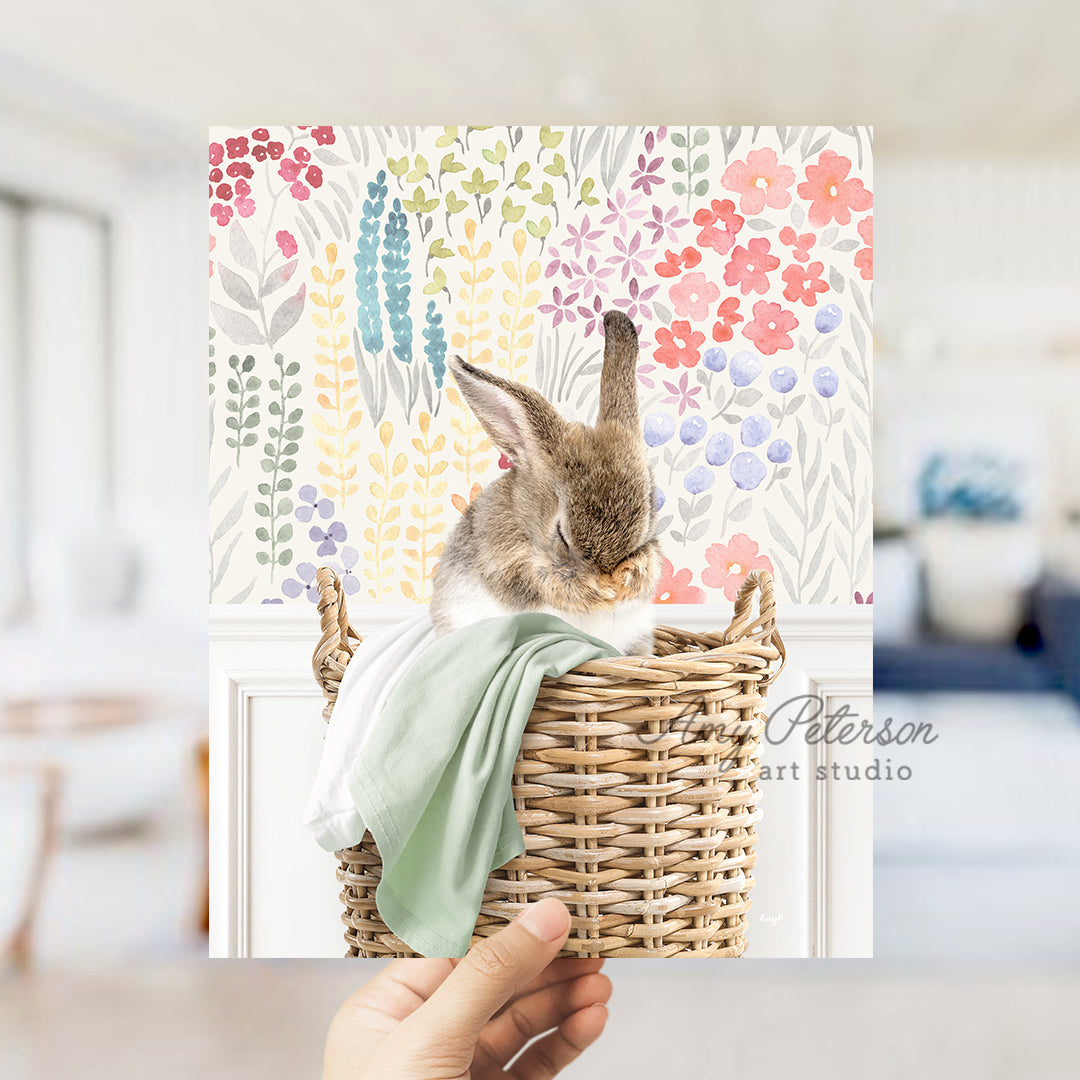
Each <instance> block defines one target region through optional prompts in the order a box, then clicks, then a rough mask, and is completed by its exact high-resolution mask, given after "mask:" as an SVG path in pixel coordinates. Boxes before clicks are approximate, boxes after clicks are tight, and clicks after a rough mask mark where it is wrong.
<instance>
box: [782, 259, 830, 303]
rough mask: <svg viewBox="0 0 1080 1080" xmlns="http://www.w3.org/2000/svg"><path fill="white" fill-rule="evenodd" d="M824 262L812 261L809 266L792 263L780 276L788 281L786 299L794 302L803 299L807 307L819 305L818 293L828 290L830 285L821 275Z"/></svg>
mask: <svg viewBox="0 0 1080 1080" xmlns="http://www.w3.org/2000/svg"><path fill="white" fill-rule="evenodd" d="M824 268H825V264H824V263H820V262H812V263H811V264H810V265H809V266H800V265H799V264H798V263H792V264H791V265H790V266H789V267H788V268H787V269H786V270H785V271H784V272H783V273H782V274H781V275H780V276H781V277H782V278H783V279H784V281H785V282H786V283H787V284H786V285H785V286H784V299H785V300H790V301H792V303H794V302H795V301H796V300H801V301H802V302H803V303H804V304H806V306H807V307H816V306H817V294H818V293H823V292H827V291H828V289H829V286H828V285H826V284H825V281H824V280H823V278H822V277H821V271H822V270H823V269H824Z"/></svg>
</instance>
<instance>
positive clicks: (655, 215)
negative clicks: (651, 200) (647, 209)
mask: <svg viewBox="0 0 1080 1080" xmlns="http://www.w3.org/2000/svg"><path fill="white" fill-rule="evenodd" d="M689 222H690V219H689V218H685V217H684V218H681V217H679V208H678V207H677V206H673V207H672V208H671V209H670V210H669V211H668V212H667V213H666V214H665V213H664V212H663V211H662V210H661V209H660V207H659V206H654V207H653V208H652V221H646V222H645V224H644V225H643V226H642V228H645V229H652V230H653V235H652V243H654V244H659V243H660V241H661V240H663V239H664V237H665V236H667V238H668V240H669V241H670V242H671V243H672V244H675V243H678V239H679V234H678V233H677V232H676V231H675V230H676V229H681V228H682V227H683V226H684V225H687V224H689Z"/></svg>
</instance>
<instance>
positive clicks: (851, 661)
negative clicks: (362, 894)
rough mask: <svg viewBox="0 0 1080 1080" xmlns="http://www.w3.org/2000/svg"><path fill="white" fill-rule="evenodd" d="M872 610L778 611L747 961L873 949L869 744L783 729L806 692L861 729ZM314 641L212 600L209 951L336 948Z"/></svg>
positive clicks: (680, 610)
mask: <svg viewBox="0 0 1080 1080" xmlns="http://www.w3.org/2000/svg"><path fill="white" fill-rule="evenodd" d="M415 611H416V609H415V607H414V606H412V605H379V606H375V605H371V606H365V605H356V607H355V609H354V610H352V611H351V612H350V616H351V619H352V622H353V625H354V627H355V628H356V629H357V631H358V632H360V633H361V634H365V633H370V632H371V631H373V630H375V629H377V628H378V627H380V626H384V625H387V624H388V623H392V622H396V621H398V620H400V619H403V618H407V617H409V616H411V615H414V614H415ZM872 611H873V609H872V608H870V607H862V606H858V605H802V606H789V607H782V608H781V610H780V611H779V612H778V623H779V626H780V630H781V633H782V635H783V638H784V642H785V644H786V645H787V651H788V661H787V666H786V667H785V669H784V671H783V673H782V674H781V675H780V677H779V678H778V679H777V680H776V682H775V683H774V684H773V687H772V689H771V690H770V694H769V711H770V714H771V717H772V719H771V720H770V725H769V733H768V740H767V741H765V742H764V743H763V745H762V753H761V759H762V764H763V765H764V766H768V767H769V771H770V775H769V776H768V778H765V779H763V780H762V782H761V791H762V797H761V809H762V811H763V818H762V821H761V823H760V824H759V825H758V836H759V839H758V849H757V850H758V861H757V867H756V869H755V871H754V877H755V879H756V886H755V889H754V893H753V900H754V906H753V910H752V911H751V914H750V934H749V938H750V943H749V949H748V952H747V955H748V956H749V957H760V958H765V957H838V956H849V957H867V956H871V955H872V953H873V936H872V935H873V786H872V784H871V783H870V782H869V781H866V780H865V779H862V778H860V779H858V780H856V779H849V778H847V776H846V775H845V768H844V767H845V766H847V767H849V768H850V767H855V766H857V767H858V768H859V770H860V777H861V776H862V772H863V770H864V769H865V766H866V764H868V763H869V762H870V761H871V760H872V759H873V757H874V754H873V749H872V747H870V746H868V745H866V744H862V743H860V744H849V745H840V744H837V743H835V742H834V743H822V742H820V741H819V742H808V741H807V740H806V739H805V737H804V736H805V729H806V726H807V724H806V723H801V722H797V723H794V724H793V723H792V720H804V721H805V720H809V713H808V712H805V711H804V712H800V710H805V709H808V708H810V707H811V706H810V705H809V704H808V701H807V699H806V698H805V697H804V696H805V695H813V696H816V697H819V698H820V699H821V701H822V703H823V708H824V711H825V712H826V713H832V712H835V711H836V710H838V709H841V708H842V707H843V706H845V705H846V706H847V707H848V709H849V710H850V715H849V719H850V720H851V721H852V722H854V723H855V724H856V726H858V723H859V722H861V720H862V719H863V718H864V717H866V718H868V719H869V718H870V716H869V714H870V705H871V694H872V685H873V675H872V651H873V645H872ZM730 615H731V611H730V608H728V607H726V606H724V605H680V606H676V605H665V606H663V607H658V608H657V611H656V621H657V622H658V623H666V624H668V625H672V626H684V627H687V628H688V629H693V628H698V627H700V628H708V629H715V628H717V627H723V626H726V625H727V623H728V621H729V620H730ZM318 637H319V630H318V616H317V615H316V612H315V609H314V607H308V606H306V605H297V604H294V605H271V604H261V605H254V604H251V605H240V604H235V605H229V604H221V605H213V606H212V607H211V613H210V667H211V715H210V750H211V757H210V785H211V794H210V901H211V907H210V916H211V925H210V955H211V956H216V957H339V956H341V955H342V954H343V952H344V942H343V939H342V926H341V923H340V918H339V916H340V905H339V903H338V899H337V894H338V885H337V882H336V880H335V877H334V869H335V860H334V858H333V856H332V855H330V854H328V853H326V852H323V851H322V850H321V849H320V848H319V847H318V846H317V845H316V844H315V842H314V841H313V840H312V839H311V838H310V837H309V836H308V834H307V833H306V831H305V830H304V828H303V825H302V821H301V819H302V813H303V808H304V804H305V802H306V800H307V795H308V791H309V789H310V785H311V781H312V778H313V777H314V773H315V767H316V764H317V762H318V758H319V754H320V752H321V748H322V739H323V732H324V730H325V722H324V721H323V719H322V716H321V712H322V705H323V702H322V697H321V694H320V692H319V690H318V687H317V685H316V683H315V680H314V676H313V675H312V671H311V653H312V650H313V649H314V647H315V644H316V642H317V640H318ZM856 714H857V715H856ZM785 734H786V738H785V737H783V736H784V735H785ZM781 766H783V768H782V769H781ZM792 766H795V767H794V768H793V767H792ZM834 766H835V767H836V768H835V769H834ZM819 773H820V775H821V776H822V777H823V778H821V779H819ZM834 773H835V774H837V775H834Z"/></svg>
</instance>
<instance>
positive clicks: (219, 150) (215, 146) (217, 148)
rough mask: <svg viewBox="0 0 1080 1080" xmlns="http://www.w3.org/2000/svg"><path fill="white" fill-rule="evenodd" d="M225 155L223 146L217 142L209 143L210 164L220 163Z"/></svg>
mask: <svg viewBox="0 0 1080 1080" xmlns="http://www.w3.org/2000/svg"><path fill="white" fill-rule="evenodd" d="M224 157H225V147H224V146H222V145H221V143H219V142H212V143H211V144H210V164H211V165H220V164H221V161H222V159H223V158H224Z"/></svg>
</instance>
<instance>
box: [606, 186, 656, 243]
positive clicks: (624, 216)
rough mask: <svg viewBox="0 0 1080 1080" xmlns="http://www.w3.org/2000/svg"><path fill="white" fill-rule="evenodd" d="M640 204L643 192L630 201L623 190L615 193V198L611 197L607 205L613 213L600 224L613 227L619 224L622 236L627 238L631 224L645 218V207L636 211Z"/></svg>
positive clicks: (632, 197)
mask: <svg viewBox="0 0 1080 1080" xmlns="http://www.w3.org/2000/svg"><path fill="white" fill-rule="evenodd" d="M639 202H641V192H638V193H637V194H636V195H633V196H631V197H630V198H629V199H628V198H627V197H626V192H625V191H623V190H622V189H620V190H619V191H617V192H615V197H614V198H612V197H611V196H610V195H609V196H608V201H607V204H608V209H609V210H610V211H611V213H610V214H608V215H607V217H604V218H601V219H600V224H601V225H613V224H615V222H618V223H619V233H620V234H621V235H622V236H625V235H626V230H627V228H629V225H630V222H631V221H634V220H636V219H637V218H642V217H644V216H645V208H644V207H641V208H640V209H635V207H637V204H638V203H639Z"/></svg>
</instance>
